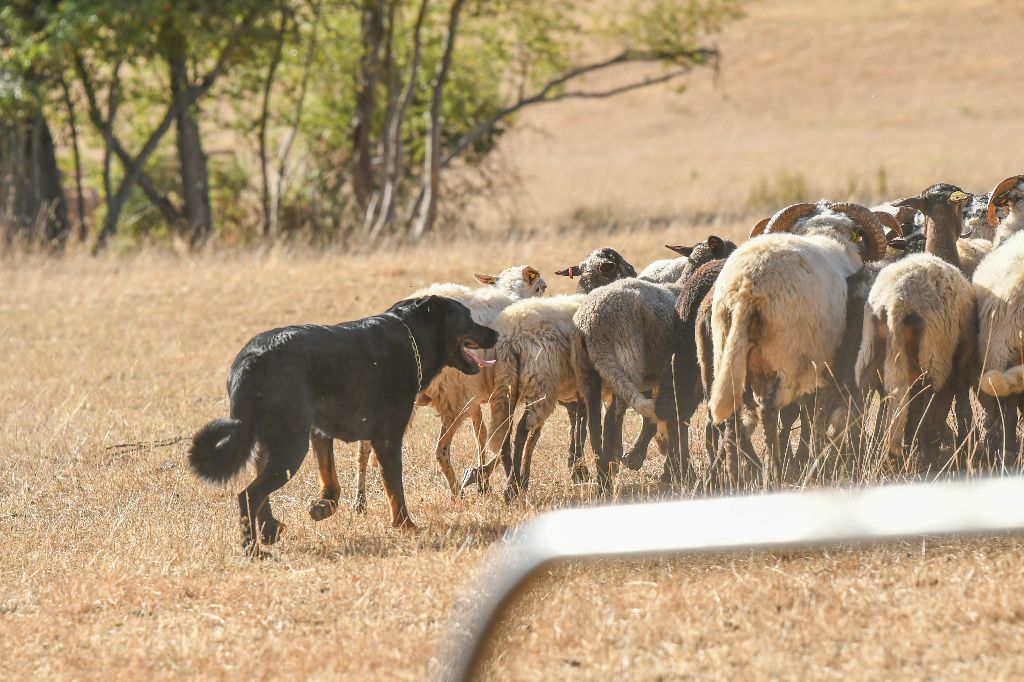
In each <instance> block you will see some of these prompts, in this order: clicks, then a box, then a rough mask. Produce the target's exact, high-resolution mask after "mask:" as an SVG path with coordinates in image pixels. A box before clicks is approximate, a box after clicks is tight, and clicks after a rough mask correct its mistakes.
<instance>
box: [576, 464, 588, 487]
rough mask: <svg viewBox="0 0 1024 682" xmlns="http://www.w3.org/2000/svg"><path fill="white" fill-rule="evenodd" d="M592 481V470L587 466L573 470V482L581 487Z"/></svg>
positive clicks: (580, 466) (581, 465)
mask: <svg viewBox="0 0 1024 682" xmlns="http://www.w3.org/2000/svg"><path fill="white" fill-rule="evenodd" d="M589 481H590V469H588V468H587V465H586V464H580V465H577V466H575V467H573V469H572V482H573V483H575V484H577V485H579V484H582V483H588V482H589Z"/></svg>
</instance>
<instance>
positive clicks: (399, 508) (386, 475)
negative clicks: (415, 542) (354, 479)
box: [372, 439, 416, 530]
mask: <svg viewBox="0 0 1024 682" xmlns="http://www.w3.org/2000/svg"><path fill="white" fill-rule="evenodd" d="M372 442H373V451H374V452H375V453H376V454H377V464H379V465H380V475H381V478H382V479H383V480H384V494H385V495H387V498H388V504H389V505H390V507H391V525H392V526H394V527H395V528H405V529H410V530H411V529H415V528H416V524H414V523H413V522H412V519H411V518H409V509H408V508H407V507H406V506H405V487H404V486H403V484H402V441H401V439H393V440H392V439H378V440H374V441H372Z"/></svg>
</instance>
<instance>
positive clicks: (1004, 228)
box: [974, 175, 1024, 456]
mask: <svg viewBox="0 0 1024 682" xmlns="http://www.w3.org/2000/svg"><path fill="white" fill-rule="evenodd" d="M1001 208H1007V209H1009V212H1008V213H1007V215H1006V218H1004V219H1003V220H1002V221H1001V222H1000V221H999V218H998V210H999V209H1001ZM988 216H989V220H990V221H991V222H992V224H993V225H995V226H996V235H997V239H998V240H999V246H998V248H996V250H995V251H994V252H993V253H992V255H991V256H989V257H988V258H986V259H985V260H984V261H983V262H982V264H981V266H980V267H979V268H978V270H977V271H976V272H975V273H974V293H975V296H976V297H977V302H978V348H979V355H980V362H981V365H982V367H983V369H984V370H985V372H984V374H983V375H982V377H981V382H980V388H981V391H982V395H980V396H979V397H980V398H981V403H982V407H984V408H985V412H986V415H987V418H986V432H987V434H988V442H989V444H990V446H991V447H992V448H993V449H994V450H1006V451H1007V452H1008V453H1013V456H1015V454H1016V450H1017V448H1016V443H1014V444H1012V445H1011V444H1010V443H1004V438H1005V436H1010V437H1011V438H1013V437H1014V436H1013V434H1016V431H1017V421H1018V418H1019V413H1020V410H1021V408H1022V407H1024V400H1022V399H1024V396H1021V395H1020V394H1021V393H1022V392H1024V338H1022V335H1024V234H1022V230H1021V228H1024V219H1022V218H1021V216H1024V176H1020V175H1015V176H1012V177H1010V178H1007V179H1006V180H1003V181H1002V182H1000V183H999V185H997V187H996V189H995V190H994V191H993V192H992V194H991V198H990V200H989V211H988ZM995 398H999V399H1000V400H999V401H998V403H997V401H996V400H995Z"/></svg>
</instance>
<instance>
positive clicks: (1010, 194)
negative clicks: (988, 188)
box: [987, 175, 1024, 227]
mask: <svg viewBox="0 0 1024 682" xmlns="http://www.w3.org/2000/svg"><path fill="white" fill-rule="evenodd" d="M1022 203H1024V175H1011V176H1010V177H1008V178H1006V179H1005V180H1003V181H1002V182H1000V183H999V184H998V185H996V188H995V189H994V190H992V194H991V196H990V197H989V200H988V206H987V213H988V224H989V225H991V226H992V227H996V226H997V225H999V211H1000V209H1005V210H1006V211H1007V212H1009V211H1012V210H1014V209H1017V208H1018V207H1019V208H1020V209H1024V206H1021V204H1022Z"/></svg>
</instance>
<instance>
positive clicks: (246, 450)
mask: <svg viewBox="0 0 1024 682" xmlns="http://www.w3.org/2000/svg"><path fill="white" fill-rule="evenodd" d="M255 440H256V437H255V434H254V433H253V429H252V427H251V426H249V425H248V424H246V423H245V422H243V421H240V420H238V419H214V420H213V421H212V422H210V423H209V424H207V425H206V426H204V427H203V428H202V429H200V430H199V432H198V433H196V435H195V436H194V437H193V438H192V447H191V448H189V451H188V463H189V465H190V466H191V467H192V471H193V473H195V475H196V476H198V477H199V478H201V479H202V480H204V481H206V482H207V483H217V484H220V483H226V482H227V481H229V480H231V478H233V477H234V476H235V475H237V474H238V472H239V471H241V470H242V469H243V468H245V465H246V464H247V463H248V462H249V459H250V458H251V457H252V446H253V444H254V443H255Z"/></svg>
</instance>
